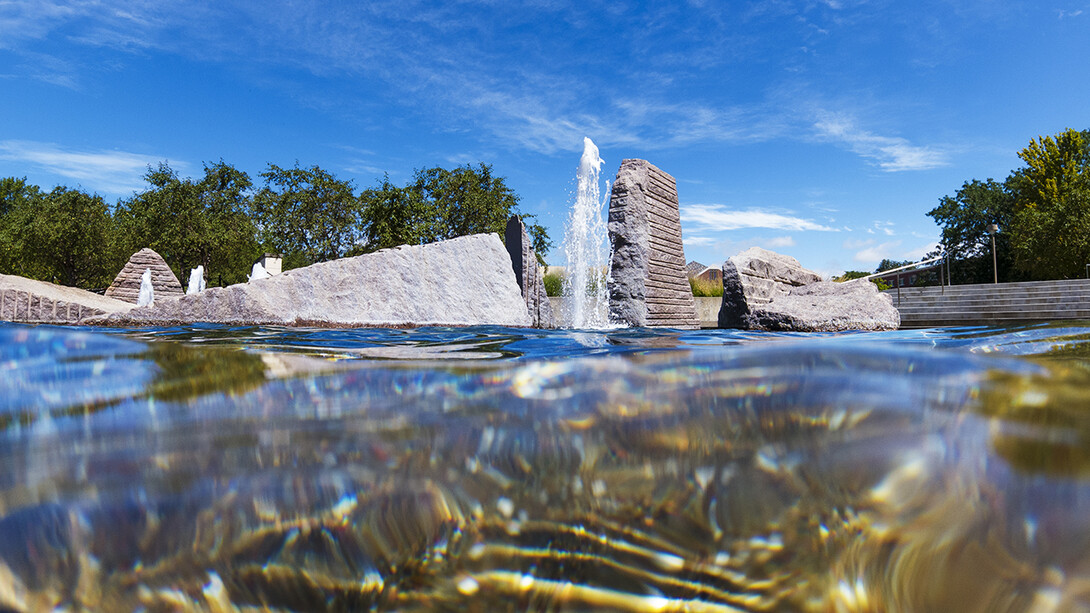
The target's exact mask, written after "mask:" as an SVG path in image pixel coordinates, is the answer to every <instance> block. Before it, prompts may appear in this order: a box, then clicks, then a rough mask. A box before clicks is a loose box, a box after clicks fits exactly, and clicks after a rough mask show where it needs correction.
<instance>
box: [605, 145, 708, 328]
mask: <svg viewBox="0 0 1090 613" xmlns="http://www.w3.org/2000/svg"><path fill="white" fill-rule="evenodd" d="M609 242H610V245H611V246H612V251H613V255H612V260H611V266H610V281H609V317H610V321H613V322H616V323H623V324H627V325H629V326H647V327H663V328H688V329H692V328H699V327H700V321H699V320H698V319H697V316H696V304H695V302H694V301H693V292H692V287H691V286H690V285H689V281H688V278H687V277H686V275H685V250H684V248H683V246H682V244H681V215H680V211H679V210H678V198H677V183H676V182H675V181H674V178H673V177H672V176H670V175H668V174H666V173H665V172H663V171H661V170H659V169H658V167H656V166H655V165H653V164H651V163H650V162H648V161H647V160H625V161H624V162H622V163H621V168H620V170H619V171H617V179H616V181H614V183H613V191H612V193H611V194H610V198H609Z"/></svg>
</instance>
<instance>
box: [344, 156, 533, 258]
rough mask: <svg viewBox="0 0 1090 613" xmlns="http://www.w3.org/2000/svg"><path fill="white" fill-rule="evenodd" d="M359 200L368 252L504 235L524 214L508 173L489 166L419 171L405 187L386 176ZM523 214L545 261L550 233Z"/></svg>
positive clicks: (364, 248) (528, 230)
mask: <svg viewBox="0 0 1090 613" xmlns="http://www.w3.org/2000/svg"><path fill="white" fill-rule="evenodd" d="M360 199H361V201H362V203H363V221H364V226H365V233H364V237H365V239H366V240H365V245H364V246H363V247H362V249H361V250H363V251H376V250H378V249H385V248H387V247H396V246H397V245H403V244H407V243H408V244H422V243H431V242H435V241H439V240H446V239H450V238H455V237H457V236H465V235H468V234H479V233H485V232H494V233H496V234H498V235H500V236H501V237H502V236H503V235H504V229H505V228H506V225H507V220H508V219H509V218H510V217H511V216H512V215H517V214H519V211H518V202H519V197H518V195H517V194H515V192H514V191H513V190H511V188H509V187H508V186H507V183H506V181H505V180H504V179H503V177H497V176H495V175H493V173H492V167H491V166H489V165H487V164H479V165H478V166H477V167H476V168H474V167H473V166H470V165H468V164H467V165H465V166H460V167H458V168H455V169H454V170H447V169H445V168H439V167H436V168H427V169H422V170H417V171H416V173H415V174H414V175H413V180H412V181H411V182H409V184H408V185H406V186H405V187H404V188H400V189H399V188H397V187H394V186H393V185H391V184H390V180H389V177H385V178H384V180H383V183H382V185H381V186H380V187H378V188H373V189H368V190H365V191H364V193H363V194H362V195H361V197H360ZM522 218H523V221H524V222H525V223H526V231H527V233H528V234H529V235H530V238H531V241H532V242H533V244H534V250H535V251H536V252H537V256H538V259H539V260H540V261H541V262H544V259H543V258H544V256H545V254H547V253H548V252H549V249H551V248H552V243H551V242H550V240H549V235H548V233H547V232H546V231H545V229H544V228H543V227H541V226H539V225H537V224H535V223H531V222H530V220H531V219H532V218H533V216H532V215H522Z"/></svg>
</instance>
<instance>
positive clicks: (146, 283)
mask: <svg viewBox="0 0 1090 613" xmlns="http://www.w3.org/2000/svg"><path fill="white" fill-rule="evenodd" d="M154 302H155V288H154V286H153V285H152V284H151V269H150V268H145V269H144V274H143V275H141V276H140V294H139V295H137V297H136V306H138V307H142V306H151V305H152V303H154Z"/></svg>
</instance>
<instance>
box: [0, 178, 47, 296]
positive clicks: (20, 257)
mask: <svg viewBox="0 0 1090 613" xmlns="http://www.w3.org/2000/svg"><path fill="white" fill-rule="evenodd" d="M41 197H42V193H41V191H40V190H39V189H38V186H36V185H28V184H27V182H26V178H22V179H16V178H15V177H7V178H4V179H0V273H4V274H9V275H22V276H30V275H28V274H27V271H26V270H25V268H26V266H25V264H27V263H28V262H27V258H28V257H31V258H33V257H34V254H33V252H30V251H24V248H25V245H26V227H27V224H28V223H29V221H30V220H31V219H33V215H34V210H35V209H36V207H37V206H38V205H39V203H38V200H39V199H41Z"/></svg>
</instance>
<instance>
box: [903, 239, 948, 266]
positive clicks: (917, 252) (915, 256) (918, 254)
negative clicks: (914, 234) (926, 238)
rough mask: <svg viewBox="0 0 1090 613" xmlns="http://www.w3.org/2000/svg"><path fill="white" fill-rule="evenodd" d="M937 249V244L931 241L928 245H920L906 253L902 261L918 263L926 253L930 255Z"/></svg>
mask: <svg viewBox="0 0 1090 613" xmlns="http://www.w3.org/2000/svg"><path fill="white" fill-rule="evenodd" d="M938 247H939V244H938V243H936V242H934V241H932V242H930V243H927V244H924V245H921V246H919V247H916V248H915V249H912V250H910V251H906V252H905V254H904V257H903V259H905V260H912V261H913V262H918V261H920V260H922V259H923V257H924V256H925V255H927V254H928V253H931V252H932V251H934V250H935V249H938Z"/></svg>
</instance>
